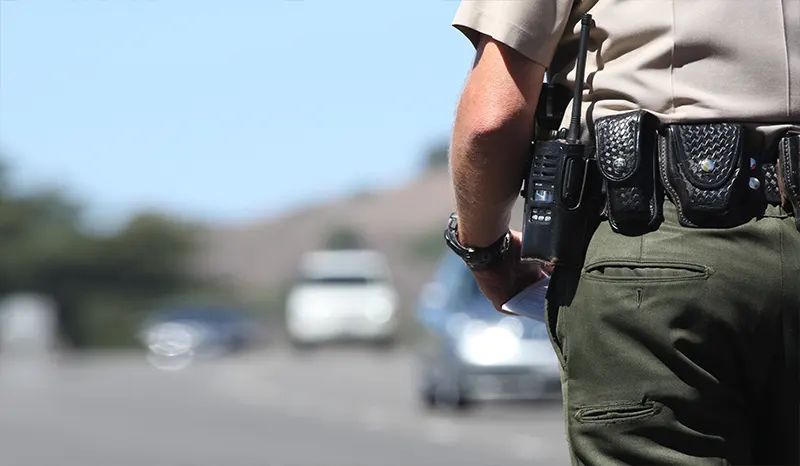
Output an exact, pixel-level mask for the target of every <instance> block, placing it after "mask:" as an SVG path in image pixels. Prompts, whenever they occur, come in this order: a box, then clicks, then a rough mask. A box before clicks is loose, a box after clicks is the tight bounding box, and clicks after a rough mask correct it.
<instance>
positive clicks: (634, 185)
mask: <svg viewBox="0 0 800 466" xmlns="http://www.w3.org/2000/svg"><path fill="white" fill-rule="evenodd" d="M656 124H657V120H656V119H655V117H654V116H653V115H651V114H650V113H647V112H644V111H638V110H637V111H633V112H626V113H622V114H618V115H610V116H606V117H603V118H599V119H597V121H595V125H594V132H595V146H596V157H597V165H598V167H599V169H600V173H602V175H603V183H604V192H605V197H606V206H605V211H606V215H607V216H608V221H609V224H610V226H611V228H612V230H614V231H615V232H617V233H621V234H625V235H639V234H643V233H646V232H648V231H652V230H655V229H656V228H658V225H659V224H660V223H661V222H662V221H663V213H662V208H661V206H662V201H663V189H662V188H661V183H660V182H659V177H658V164H657V151H656V147H657V144H656V128H655V126H656Z"/></svg>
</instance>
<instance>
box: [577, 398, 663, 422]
mask: <svg viewBox="0 0 800 466" xmlns="http://www.w3.org/2000/svg"><path fill="white" fill-rule="evenodd" d="M661 407H662V405H661V404H660V403H656V402H655V401H647V400H645V401H640V402H614V403H604V404H597V405H589V406H583V407H581V408H579V409H578V411H577V412H576V413H575V419H576V420H577V421H578V422H582V423H595V424H615V423H620V422H633V421H639V420H643V419H647V418H650V417H652V416H655V415H656V414H658V413H659V412H660V411H661Z"/></svg>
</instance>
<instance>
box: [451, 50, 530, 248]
mask: <svg viewBox="0 0 800 466" xmlns="http://www.w3.org/2000/svg"><path fill="white" fill-rule="evenodd" d="M543 79H544V67H543V66H541V65H539V64H538V63H534V62H532V61H530V60H528V59H527V58H525V57H523V56H522V55H520V54H518V53H517V52H515V51H513V50H512V49H510V48H508V47H505V46H504V45H502V44H499V43H496V42H494V41H491V40H490V39H488V38H484V39H483V40H482V41H481V43H480V45H479V47H478V54H477V57H476V61H475V66H474V67H473V69H472V72H471V73H470V76H469V78H468V79H467V84H466V86H465V87H464V91H463V92H462V94H461V99H460V100H459V104H458V110H457V112H456V121H455V125H454V128H453V138H452V141H451V149H450V150H451V154H450V155H451V161H450V166H451V175H452V179H453V189H454V191H455V201H456V213H457V214H458V217H459V220H458V224H459V227H458V230H459V233H458V236H459V241H460V242H461V243H462V244H464V245H466V246H475V247H483V246H488V245H489V244H491V243H493V242H494V241H496V240H497V239H498V238H499V237H500V236H501V235H503V234H504V233H505V232H506V230H507V229H508V223H509V219H510V214H511V209H512V208H513V207H514V201H515V200H516V197H517V196H518V195H519V189H520V187H521V184H522V180H523V177H524V176H525V168H526V166H527V158H528V151H529V149H530V143H531V138H532V136H533V122H534V112H535V110H536V102H537V101H538V99H539V92H540V91H541V87H542V80H543Z"/></svg>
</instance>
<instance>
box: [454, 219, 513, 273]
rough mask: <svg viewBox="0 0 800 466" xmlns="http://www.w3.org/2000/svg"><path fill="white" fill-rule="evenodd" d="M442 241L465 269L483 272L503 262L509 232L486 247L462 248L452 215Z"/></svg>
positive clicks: (508, 241) (509, 241)
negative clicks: (460, 260) (457, 257)
mask: <svg viewBox="0 0 800 466" xmlns="http://www.w3.org/2000/svg"><path fill="white" fill-rule="evenodd" d="M444 239H445V243H446V244H447V246H448V247H449V248H450V249H451V250H452V251H453V252H454V253H456V255H457V256H459V257H460V258H461V259H462V260H463V261H464V263H465V264H467V267H469V268H470V269H471V270H475V271H483V270H488V269H490V268H492V267H493V266H495V265H497V264H499V263H500V262H502V261H503V259H504V258H505V255H506V252H507V251H508V249H509V247H510V245H511V232H510V231H507V232H506V233H505V234H504V235H503V236H501V237H500V238H498V239H497V241H495V242H494V243H492V244H490V245H489V246H486V247H482V248H476V247H469V246H464V245H462V244H461V243H460V242H459V241H458V216H457V215H456V214H455V213H453V214H451V215H450V218H449V219H448V222H447V228H446V229H445V231H444Z"/></svg>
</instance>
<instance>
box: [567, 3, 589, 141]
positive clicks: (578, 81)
mask: <svg viewBox="0 0 800 466" xmlns="http://www.w3.org/2000/svg"><path fill="white" fill-rule="evenodd" d="M591 28H592V15H590V14H589V13H586V14H585V15H583V17H582V18H581V38H580V42H579V43H578V63H577V66H576V69H575V89H574V90H575V94H574V96H573V99H572V117H571V118H570V121H569V133H568V134H567V142H569V143H571V144H577V143H578V142H579V140H580V138H581V111H582V110H583V109H582V105H581V102H582V101H583V75H584V73H585V72H586V52H587V48H588V46H589V30H590V29H591Z"/></svg>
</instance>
